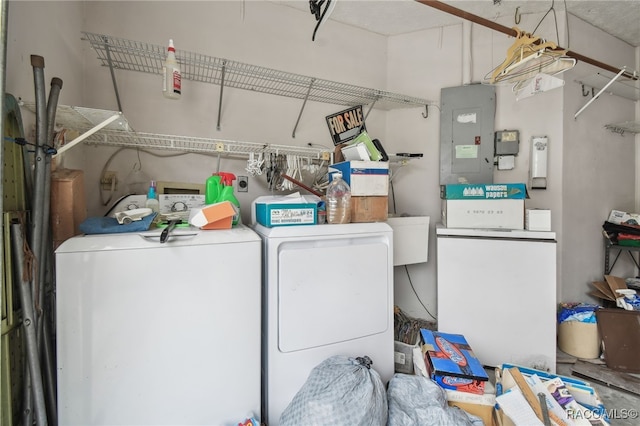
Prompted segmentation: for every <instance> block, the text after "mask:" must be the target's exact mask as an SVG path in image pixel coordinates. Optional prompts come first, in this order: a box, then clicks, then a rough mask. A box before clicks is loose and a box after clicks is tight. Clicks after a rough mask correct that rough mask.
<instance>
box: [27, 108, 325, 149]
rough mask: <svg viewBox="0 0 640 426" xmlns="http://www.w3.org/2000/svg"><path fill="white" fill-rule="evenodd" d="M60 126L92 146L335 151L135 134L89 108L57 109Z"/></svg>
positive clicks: (115, 115) (119, 118)
mask: <svg viewBox="0 0 640 426" xmlns="http://www.w3.org/2000/svg"><path fill="white" fill-rule="evenodd" d="M23 107H24V108H25V109H26V110H28V111H30V112H32V113H34V114H35V112H36V107H35V103H34V102H24V103H23ZM105 123H107V124H105ZM56 127H58V128H64V129H69V130H76V131H78V132H80V133H82V135H81V136H80V137H78V138H77V139H76V140H78V142H79V141H84V142H85V143H87V144H90V145H109V146H122V147H129V148H141V149H166V150H173V151H184V152H194V153H210V154H211V153H213V154H219V155H223V156H240V157H246V156H248V155H249V154H251V153H263V154H282V155H298V156H301V157H307V158H310V159H314V160H315V159H318V160H321V159H324V160H327V159H329V158H330V156H331V149H329V148H314V147H304V146H292V145H278V144H269V143H259V142H243V141H231V140H224V139H212V138H202V137H191V136H176V135H163V134H156V133H144V132H135V131H133V129H132V128H131V126H130V125H129V122H128V121H127V119H126V118H125V116H124V115H123V114H122V113H120V112H117V111H109V110H102V109H93V108H86V107H76V106H67V105H58V107H57V109H56ZM76 140H73V141H70V142H69V144H68V145H65V146H63V147H61V148H60V149H58V152H59V153H60V152H63V151H65V150H66V149H68V148H69V147H70V146H73V145H75V144H76V143H77V142H76Z"/></svg>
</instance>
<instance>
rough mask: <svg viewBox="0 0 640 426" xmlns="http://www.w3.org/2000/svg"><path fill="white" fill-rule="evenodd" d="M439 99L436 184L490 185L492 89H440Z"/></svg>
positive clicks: (492, 150) (483, 87)
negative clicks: (438, 149)
mask: <svg viewBox="0 0 640 426" xmlns="http://www.w3.org/2000/svg"><path fill="white" fill-rule="evenodd" d="M440 99H441V110H442V111H441V114H440V185H446V184H452V183H493V163H494V161H493V157H494V128H495V124H494V122H495V111H496V90H495V87H494V86H490V85H485V84H472V85H469V86H460V87H449V88H444V89H442V90H441V93H440Z"/></svg>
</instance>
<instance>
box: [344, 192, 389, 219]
mask: <svg viewBox="0 0 640 426" xmlns="http://www.w3.org/2000/svg"><path fill="white" fill-rule="evenodd" d="M388 210H389V201H388V198H387V197H354V196H352V197H351V222H352V223H367V222H384V221H386V220H387V217H388V216H389V213H388Z"/></svg>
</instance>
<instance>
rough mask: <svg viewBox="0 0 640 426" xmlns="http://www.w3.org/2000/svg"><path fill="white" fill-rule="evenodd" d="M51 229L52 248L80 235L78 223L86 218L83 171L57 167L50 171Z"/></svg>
mask: <svg viewBox="0 0 640 426" xmlns="http://www.w3.org/2000/svg"><path fill="white" fill-rule="evenodd" d="M50 208H51V211H50V215H51V230H52V234H53V243H54V248H57V247H58V246H59V245H60V244H62V243H63V242H64V241H65V240H67V239H69V238H71V237H73V236H75V235H80V234H81V233H82V232H80V224H81V223H82V222H83V221H84V220H85V219H86V218H87V205H86V202H85V196H84V172H83V171H82V170H73V169H57V170H55V171H53V172H51V206H50Z"/></svg>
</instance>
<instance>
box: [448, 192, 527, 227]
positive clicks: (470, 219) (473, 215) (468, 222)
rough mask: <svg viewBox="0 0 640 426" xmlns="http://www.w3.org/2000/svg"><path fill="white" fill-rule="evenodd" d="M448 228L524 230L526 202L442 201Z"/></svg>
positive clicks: (512, 200)
mask: <svg viewBox="0 0 640 426" xmlns="http://www.w3.org/2000/svg"><path fill="white" fill-rule="evenodd" d="M442 223H443V224H444V226H446V227H447V228H471V229H473V228H475V229H524V200H522V199H503V200H442Z"/></svg>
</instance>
